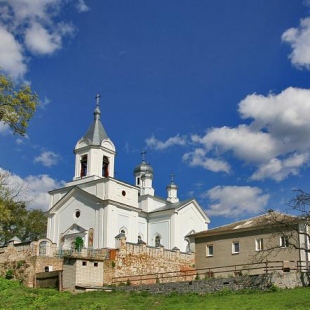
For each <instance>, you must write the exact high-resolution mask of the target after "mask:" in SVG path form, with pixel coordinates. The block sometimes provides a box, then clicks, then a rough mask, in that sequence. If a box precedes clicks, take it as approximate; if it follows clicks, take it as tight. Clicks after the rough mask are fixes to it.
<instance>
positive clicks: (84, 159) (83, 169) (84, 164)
mask: <svg viewBox="0 0 310 310" xmlns="http://www.w3.org/2000/svg"><path fill="white" fill-rule="evenodd" d="M86 175H87V155H83V156H82V157H81V178H83V177H85V176H86Z"/></svg>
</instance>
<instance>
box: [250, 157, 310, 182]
mask: <svg viewBox="0 0 310 310" xmlns="http://www.w3.org/2000/svg"><path fill="white" fill-rule="evenodd" d="M308 161H309V154H296V153H295V154H293V155H291V156H290V157H288V158H287V159H285V160H280V159H278V158H272V159H271V160H270V161H269V162H268V163H265V164H262V165H261V166H260V167H259V168H258V169H257V171H256V172H255V173H254V174H253V175H252V176H251V178H250V179H251V180H263V179H265V178H271V179H273V180H275V181H282V180H284V179H285V178H286V177H287V176H289V175H290V174H292V175H297V174H298V172H299V169H300V167H301V166H303V165H304V164H306V163H308Z"/></svg>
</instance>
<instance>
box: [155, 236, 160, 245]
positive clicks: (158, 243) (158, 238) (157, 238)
mask: <svg viewBox="0 0 310 310" xmlns="http://www.w3.org/2000/svg"><path fill="white" fill-rule="evenodd" d="M155 247H160V236H158V235H157V236H156V237H155Z"/></svg>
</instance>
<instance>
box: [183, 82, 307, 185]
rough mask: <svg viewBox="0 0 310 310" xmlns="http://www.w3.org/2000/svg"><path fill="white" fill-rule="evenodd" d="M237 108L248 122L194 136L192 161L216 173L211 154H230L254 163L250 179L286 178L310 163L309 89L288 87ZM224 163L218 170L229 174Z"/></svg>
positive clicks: (251, 98)
mask: <svg viewBox="0 0 310 310" xmlns="http://www.w3.org/2000/svg"><path fill="white" fill-rule="evenodd" d="M238 111H239V113H240V117H241V118H242V119H249V120H250V123H249V124H247V125H246V124H242V125H239V126H238V127H235V128H229V127H225V126H224V127H220V128H212V129H210V130H209V131H207V132H206V134H205V135H203V136H199V135H193V136H192V142H193V143H194V145H195V147H196V150H195V151H193V152H192V153H188V154H185V159H189V163H190V165H192V166H195V165H196V166H198V165H199V166H201V167H204V168H205V169H208V170H211V171H216V170H215V169H210V167H211V165H208V164H207V162H208V161H209V159H210V157H211V156H213V157H214V159H218V157H219V156H222V157H223V156H224V155H225V154H226V153H230V154H232V155H233V156H234V157H235V158H237V159H238V160H240V161H242V162H244V163H246V164H247V165H252V166H254V167H256V169H257V170H256V171H255V172H254V173H253V175H252V176H251V178H250V179H251V180H263V179H266V178H271V179H274V180H276V181H282V180H283V179H285V178H286V177H288V176H289V175H297V174H298V173H299V171H300V169H301V168H302V167H303V166H304V165H306V164H307V163H308V161H309V152H310V140H309V136H310V90H308V89H300V88H293V87H289V88H287V89H285V90H284V91H282V92H281V93H279V94H272V93H271V94H268V95H267V96H263V95H258V94H252V95H249V96H247V97H246V98H245V99H243V100H242V101H241V102H240V103H239V106H238ZM183 158H184V157H183ZM224 163H225V162H223V164H224ZM225 164H226V165H224V166H223V167H227V168H222V169H219V170H218V171H224V172H229V171H230V170H229V169H228V167H229V164H228V163H225Z"/></svg>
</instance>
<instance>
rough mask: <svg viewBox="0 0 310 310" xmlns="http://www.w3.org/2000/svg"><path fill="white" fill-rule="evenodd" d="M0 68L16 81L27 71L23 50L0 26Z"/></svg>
mask: <svg viewBox="0 0 310 310" xmlns="http://www.w3.org/2000/svg"><path fill="white" fill-rule="evenodd" d="M0 42H1V44H0V66H1V68H2V69H3V70H5V71H6V72H8V73H9V74H10V75H11V76H12V78H14V79H18V78H21V77H23V76H24V74H25V73H26V71H27V65H26V58H25V57H24V55H23V48H22V46H21V45H20V44H19V43H18V41H17V40H15V38H14V36H13V35H12V34H11V33H10V32H9V31H8V30H7V29H5V28H4V27H3V26H2V25H1V24H0Z"/></svg>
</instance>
